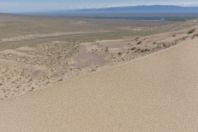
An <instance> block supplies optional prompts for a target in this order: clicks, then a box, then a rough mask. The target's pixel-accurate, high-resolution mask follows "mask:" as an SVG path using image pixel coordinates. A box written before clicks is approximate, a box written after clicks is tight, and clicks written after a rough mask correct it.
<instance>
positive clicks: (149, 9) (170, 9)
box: [65, 5, 198, 14]
mask: <svg viewBox="0 0 198 132" xmlns="http://www.w3.org/2000/svg"><path fill="white" fill-rule="evenodd" d="M65 12H73V13H88V14H89V13H91V14H95V13H198V7H181V6H169V5H151V6H128V7H110V8H99V9H81V10H72V11H71V10H70V11H65Z"/></svg>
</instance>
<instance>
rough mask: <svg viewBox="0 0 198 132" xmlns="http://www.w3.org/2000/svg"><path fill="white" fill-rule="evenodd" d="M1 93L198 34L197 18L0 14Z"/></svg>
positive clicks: (51, 81) (18, 90)
mask: <svg viewBox="0 0 198 132" xmlns="http://www.w3.org/2000/svg"><path fill="white" fill-rule="evenodd" d="M0 18H1V19H0V30H1V33H0V65H1V68H0V98H1V99H6V98H10V97H15V96H19V95H22V94H25V93H28V92H32V91H35V90H38V89H43V88H46V87H48V86H49V85H53V84H56V83H58V82H61V81H64V80H67V79H69V78H71V77H73V76H76V75H78V74H80V73H84V72H93V71H97V70H98V69H100V68H101V67H102V66H106V65H115V64H117V63H119V62H126V61H129V60H132V59H134V58H136V57H140V56H144V55H147V54H150V53H153V52H156V51H158V50H161V49H165V48H169V47H171V46H173V45H177V44H179V43H181V42H183V41H186V40H189V39H195V38H196V37H197V36H198V29H197V26H198V24H197V21H196V20H195V21H188V22H157V21H156V22H143V21H141V22H140V21H130V20H116V21H115V20H108V19H106V20H101V19H98V20H97V19H85V18H58V17H55V18H48V17H29V16H12V15H3V14H2V15H0Z"/></svg>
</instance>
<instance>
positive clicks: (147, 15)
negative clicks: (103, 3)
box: [31, 5, 198, 20]
mask: <svg viewBox="0 0 198 132" xmlns="http://www.w3.org/2000/svg"><path fill="white" fill-rule="evenodd" d="M31 15H47V16H72V17H73V16H74V17H75V16H82V17H92V18H111V19H112V18H113V19H134V20H188V19H195V18H196V19H197V18H198V7H181V6H170V5H151V6H127V7H109V8H98V9H96V8H93V9H76V10H59V11H53V12H39V13H33V14H31Z"/></svg>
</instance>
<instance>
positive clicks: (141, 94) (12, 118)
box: [0, 38, 198, 132]
mask: <svg viewBox="0 0 198 132" xmlns="http://www.w3.org/2000/svg"><path fill="white" fill-rule="evenodd" d="M197 42H198V39H197V38H195V39H189V40H186V41H184V42H182V43H181V44H180V45H177V46H174V47H172V48H169V49H167V50H164V51H160V52H157V53H155V54H151V55H149V56H146V57H142V58H140V59H137V60H135V61H131V62H127V63H125V64H121V65H119V66H112V67H109V68H107V69H104V70H100V71H97V72H95V73H88V75H79V76H78V77H74V78H72V79H70V80H65V81H63V82H61V83H57V84H54V85H53V86H51V87H50V88H48V89H47V90H46V89H45V90H41V91H36V92H34V93H29V94H26V95H23V96H21V97H18V98H12V99H8V100H4V101H1V102H0V107H1V111H0V128H1V131H3V132H25V131H28V132H35V131H36V132H62V131H70V132H92V131H100V132H109V131H114V132H121V131H122V132H129V131H135V132H159V131H160V132H167V131H172V132H194V131H197V130H198V127H197V122H198V118H197V117H198V114H197V110H198V106H197V103H198V102H197V100H198V94H197V93H198V89H197V87H198V84H197V81H198V79H197V78H198V77H197V75H198V63H197V62H198V56H197V53H198V45H197ZM54 87H56V88H54ZM57 89H58V90H57Z"/></svg>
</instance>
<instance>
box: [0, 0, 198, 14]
mask: <svg viewBox="0 0 198 132" xmlns="http://www.w3.org/2000/svg"><path fill="white" fill-rule="evenodd" d="M132 5H181V6H198V0H0V12H23V11H45V10H59V9H78V8H101V7H111V6H132Z"/></svg>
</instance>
